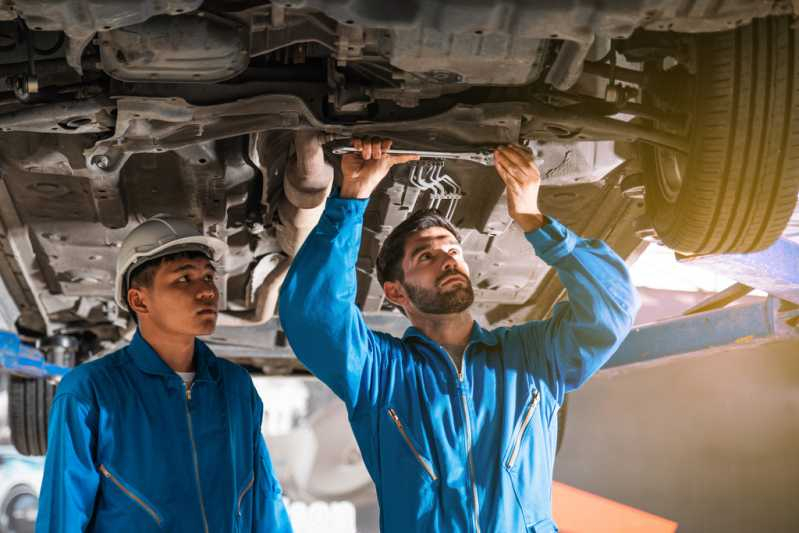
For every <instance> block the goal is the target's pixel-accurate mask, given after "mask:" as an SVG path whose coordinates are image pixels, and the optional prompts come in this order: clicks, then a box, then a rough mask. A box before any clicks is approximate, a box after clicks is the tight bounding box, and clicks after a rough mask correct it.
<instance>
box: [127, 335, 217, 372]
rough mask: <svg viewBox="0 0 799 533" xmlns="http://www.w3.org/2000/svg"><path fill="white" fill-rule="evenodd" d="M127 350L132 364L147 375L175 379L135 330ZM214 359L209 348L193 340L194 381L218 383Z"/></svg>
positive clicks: (199, 341) (156, 353)
mask: <svg viewBox="0 0 799 533" xmlns="http://www.w3.org/2000/svg"><path fill="white" fill-rule="evenodd" d="M128 349H129V350H130V352H131V358H132V359H133V363H134V364H135V365H136V366H137V367H138V368H139V370H141V371H142V372H145V373H147V374H155V375H158V376H164V377H171V376H175V377H177V374H176V373H175V372H174V371H173V370H172V369H171V368H169V365H167V364H166V363H165V362H164V360H163V359H161V357H160V356H159V355H158V352H156V351H155V350H154V349H153V347H152V346H150V343H148V342H147V341H146V340H145V339H144V337H142V335H141V332H140V331H139V330H138V329H137V330H136V334H135V335H134V336H133V340H131V341H130V344H129V345H128ZM215 359H216V357H215V356H214V354H213V353H212V352H211V350H210V348H208V346H206V345H205V343H204V342H202V341H201V340H200V339H197V338H195V339H194V381H197V382H199V381H218V380H219V373H218V371H217V368H216V361H215Z"/></svg>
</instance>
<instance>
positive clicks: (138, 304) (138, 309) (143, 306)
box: [128, 288, 148, 316]
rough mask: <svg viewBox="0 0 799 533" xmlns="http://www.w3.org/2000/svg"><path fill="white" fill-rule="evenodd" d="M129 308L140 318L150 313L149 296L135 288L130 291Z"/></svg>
mask: <svg viewBox="0 0 799 533" xmlns="http://www.w3.org/2000/svg"><path fill="white" fill-rule="evenodd" d="M128 307H129V308H130V310H131V311H133V312H134V313H136V314H137V315H139V316H141V315H146V314H147V313H148V309H147V296H146V294H145V293H144V290H142V289H135V288H130V289H128Z"/></svg>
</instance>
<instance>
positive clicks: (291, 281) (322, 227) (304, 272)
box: [280, 197, 372, 404]
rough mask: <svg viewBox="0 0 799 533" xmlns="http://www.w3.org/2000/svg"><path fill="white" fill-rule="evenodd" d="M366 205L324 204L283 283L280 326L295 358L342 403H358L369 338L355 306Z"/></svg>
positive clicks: (361, 202) (333, 200)
mask: <svg viewBox="0 0 799 533" xmlns="http://www.w3.org/2000/svg"><path fill="white" fill-rule="evenodd" d="M366 203H367V201H366V200H348V199H342V198H337V197H331V198H329V199H328V203H327V206H326V208H325V212H324V214H323V215H322V218H321V220H320V222H319V224H318V225H317V227H316V228H314V230H313V231H312V232H311V234H310V235H309V237H308V239H307V240H306V241H305V243H304V244H303V246H302V248H301V249H300V251H299V253H298V254H297V256H296V257H295V258H294V261H293V263H292V266H291V269H290V270H289V273H288V275H287V277H286V280H285V282H284V283H283V288H282V290H281V294H280V320H281V323H282V325H283V329H284V331H285V332H286V336H287V337H288V340H289V342H290V343H291V346H292V348H293V349H294V352H295V354H296V355H297V357H298V358H299V359H300V361H302V362H303V364H305V365H306V366H307V367H308V369H309V370H310V371H311V372H312V373H314V374H315V375H316V376H317V377H319V378H320V379H321V380H322V381H324V382H325V383H327V384H328V386H330V387H331V388H332V389H333V390H334V392H336V394H338V395H339V396H340V397H342V398H343V399H344V400H345V402H348V403H352V404H354V403H355V402H356V401H357V396H358V390H359V387H360V372H361V371H362V370H363V368H364V366H365V364H366V359H367V358H368V357H369V355H370V353H371V342H372V341H371V332H370V331H369V330H368V329H367V328H366V325H365V323H364V322H363V319H362V317H361V315H360V311H359V310H358V308H357V306H356V305H355V296H356V292H357V279H356V271H355V264H356V261H357V258H358V251H359V248H360V242H361V231H362V224H363V212H364V210H365V208H366Z"/></svg>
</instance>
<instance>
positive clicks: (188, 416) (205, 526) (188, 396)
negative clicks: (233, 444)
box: [183, 383, 209, 533]
mask: <svg viewBox="0 0 799 533" xmlns="http://www.w3.org/2000/svg"><path fill="white" fill-rule="evenodd" d="M193 386H194V383H192V387H193ZM183 387H184V388H185V389H186V403H185V405H186V420H187V421H188V423H189V440H190V441H191V454H192V458H193V459H194V480H195V482H196V485H197V496H199V498H200V513H202V518H203V531H205V533H209V532H208V517H207V516H206V514H205V502H204V501H203V489H202V485H201V484H200V462H199V460H198V459H197V445H196V443H195V442H194V427H193V426H192V423H191V412H190V411H189V402H191V387H189V386H188V385H186V384H185V383H184V384H183Z"/></svg>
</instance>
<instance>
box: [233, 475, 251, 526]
mask: <svg viewBox="0 0 799 533" xmlns="http://www.w3.org/2000/svg"><path fill="white" fill-rule="evenodd" d="M253 483H255V474H253V475H252V477H250V481H249V483H247V486H246V487H244V489H243V490H242V491H241V492H240V493H239V501H238V503H237V504H236V514H237V515H238V516H239V517H241V501H242V500H243V499H244V496H246V495H247V493H248V492H249V491H250V489H251V488H252V486H253Z"/></svg>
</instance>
